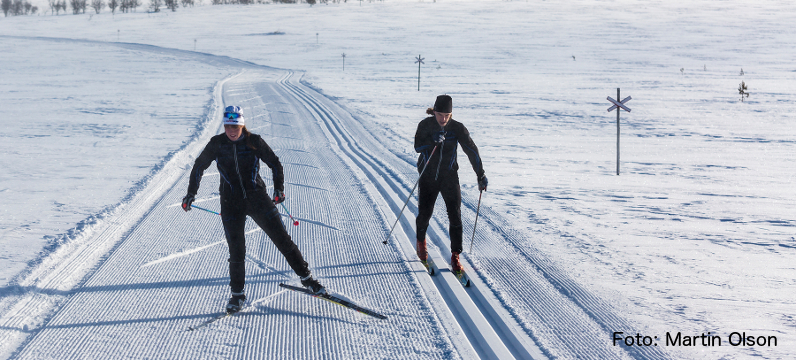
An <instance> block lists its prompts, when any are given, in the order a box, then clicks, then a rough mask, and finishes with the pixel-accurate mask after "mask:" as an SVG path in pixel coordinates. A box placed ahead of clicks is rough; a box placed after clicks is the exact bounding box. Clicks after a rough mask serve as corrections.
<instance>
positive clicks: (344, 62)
mask: <svg viewBox="0 0 796 360" xmlns="http://www.w3.org/2000/svg"><path fill="white" fill-rule="evenodd" d="M343 71H345V53H343Z"/></svg>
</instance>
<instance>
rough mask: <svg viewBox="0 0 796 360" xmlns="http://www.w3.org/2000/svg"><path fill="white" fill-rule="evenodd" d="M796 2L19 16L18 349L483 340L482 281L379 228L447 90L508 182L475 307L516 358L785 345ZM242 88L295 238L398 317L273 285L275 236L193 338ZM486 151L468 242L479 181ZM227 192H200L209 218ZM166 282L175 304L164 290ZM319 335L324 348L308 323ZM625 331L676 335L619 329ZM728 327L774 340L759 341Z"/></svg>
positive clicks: (3, 270) (354, 292)
mask: <svg viewBox="0 0 796 360" xmlns="http://www.w3.org/2000/svg"><path fill="white" fill-rule="evenodd" d="M795 10H796V6H795V5H793V4H791V3H787V2H777V1H771V2H756V3H754V4H750V3H745V2H735V1H733V2H721V3H714V2H690V1H689V2H661V3H650V2H634V1H617V2H590V1H574V2H567V3H566V4H561V3H556V2H545V1H541V2H536V1H535V2H497V1H494V2H475V1H460V2H459V1H457V2H447V1H443V2H436V3H432V2H410V1H399V2H396V1H387V2H376V3H367V2H363V3H361V4H360V3H356V2H354V3H345V4H333V5H316V6H313V7H309V6H307V5H258V6H248V7H247V6H201V7H196V8H193V9H179V11H178V12H176V13H166V12H164V13H159V14H148V13H144V12H139V13H131V14H117V15H115V16H111V15H110V14H109V13H102V14H100V15H94V16H89V15H88V14H86V15H79V16H73V15H62V16H38V17H9V18H3V19H0V49H2V51H0V59H2V62H0V63H2V64H3V65H2V67H0V75H1V77H2V79H3V81H2V83H0V87H2V91H0V102H2V104H3V105H2V106H1V107H0V122H1V123H2V125H3V126H2V128H0V136H2V145H0V146H1V147H0V149H1V151H2V155H3V156H2V157H0V162H1V163H2V169H3V170H4V171H3V172H2V174H0V203H2V205H3V206H2V214H3V215H2V218H1V219H0V234H1V235H0V236H2V241H0V257H1V258H0V264H1V265H2V266H0V285H1V286H3V287H2V288H0V324H2V325H0V336H2V338H3V339H4V341H3V344H4V345H3V347H2V348H0V356H2V357H7V358H15V359H16V358H81V357H82V358H98V357H108V358H115V357H123V356H127V354H125V353H124V352H125V351H127V352H130V355H129V356H132V357H136V358H147V357H160V358H201V357H206V358H216V357H225V356H227V355H229V354H234V355H235V356H236V357H238V358H254V357H257V356H265V355H263V354H270V355H272V356H277V357H279V356H282V357H299V358H316V357H322V356H327V357H329V358H373V357H384V358H398V357H420V358H471V357H475V356H481V357H486V356H485V355H484V354H486V353H488V352H489V351H491V350H490V349H487V348H485V347H483V346H480V345H479V344H478V343H477V341H474V340H473V339H474V337H473V336H474V335H473V334H472V333H471V332H472V331H470V330H468V329H467V327H466V326H465V327H464V328H459V327H457V326H459V325H457V324H460V323H463V321H464V320H462V319H463V318H462V316H463V315H462V314H461V313H458V312H457V311H456V309H453V308H455V306H451V308H452V310H451V309H447V308H446V306H445V304H448V306H450V304H452V302H451V301H452V300H451V299H450V297H451V296H453V297H456V296H458V295H461V294H458V293H457V292H456V291H457V290H456V288H455V287H448V285H445V284H443V283H441V282H440V280H439V279H440V278H441V277H436V279H435V280H430V278H428V277H427V276H426V275H425V274H423V273H422V271H418V268H417V265H418V264H417V263H416V262H413V261H412V260H411V259H412V258H411V253H412V249H411V242H410V241H409V240H408V239H409V238H413V233H412V229H411V226H408V225H404V226H403V228H402V229H401V230H402V234H403V235H400V236H399V237H398V238H396V240H397V241H396V242H395V243H394V244H393V245H392V246H391V247H384V246H383V245H381V244H380V241H379V240H381V238H382V237H383V236H386V233H387V232H388V231H389V227H390V226H391V225H392V221H394V220H395V215H396V213H397V212H398V210H397V209H394V207H395V205H394V204H395V203H396V202H397V203H398V206H399V207H400V205H401V204H402V200H403V199H405V196H406V195H405V194H406V193H408V192H409V190H410V189H411V186H412V184H413V182H414V180H415V178H414V177H413V176H416V175H415V173H414V170H413V166H412V164H413V163H414V160H415V153H414V151H413V149H412V142H411V141H412V137H413V135H414V131H415V126H416V123H417V122H418V121H419V120H420V119H422V118H423V117H424V110H425V108H426V107H428V106H430V105H431V104H432V103H433V99H434V96H435V95H437V94H440V93H448V94H451V95H452V96H453V98H454V109H455V110H454V118H456V119H458V120H459V121H462V122H464V123H465V124H466V125H467V126H468V128H469V129H470V131H471V132H472V133H473V137H474V139H475V141H476V143H477V144H478V145H479V148H480V150H481V154H482V156H483V157H484V161H485V163H486V171H487V175H488V176H489V178H490V187H489V191H488V192H486V193H485V194H484V196H483V203H482V208H481V211H482V213H481V215H482V218H480V219H479V223H478V226H479V231H478V233H477V234H476V237H475V245H474V247H473V253H468V254H466V256H465V258H466V260H467V262H468V264H470V265H471V266H472V267H473V268H474V269H476V270H477V271H476V273H477V275H478V276H477V280H478V281H479V284H478V285H477V286H476V287H475V289H476V290H477V291H476V290H468V293H467V294H465V295H464V296H469V297H472V298H473V299H474V300H473V301H475V302H476V307H478V308H479V309H481V310H482V312H484V314H486V315H485V316H486V318H487V320H488V321H493V324H492V327H494V328H500V325H499V324H495V323H494V322H495V321H497V322H503V323H504V324H506V325H505V326H506V329H507V331H509V332H513V333H514V335H513V336H514V338H515V339H519V340H517V341H516V342H515V343H513V344H514V345H512V342H511V341H510V340H507V339H508V338H510V337H511V336H506V335H505V334H503V335H500V334H499V333H500V331H498V336H499V337H500V338H501V339H502V340H503V341H504V342H506V344H507V346H508V347H511V346H517V347H519V348H522V349H524V350H527V351H526V352H525V353H527V354H530V355H536V356H538V355H541V356H546V357H550V358H667V357H673V358H694V359H696V358H700V359H701V358H749V357H760V358H766V359H776V358H787V357H789V356H790V354H792V353H794V352H795V351H796V345H794V342H795V341H796V336H794V335H795V334H794V331H796V317H794V314H796V305H795V304H794V300H793V299H794V294H796V291H794V290H793V288H794V285H796V284H795V282H796V281H795V280H794V278H796V276H795V275H796V271H794V265H793V261H792V259H793V258H794V255H796V254H795V253H796V237H795V236H796V204H795V201H794V200H796V191H794V172H796V170H795V169H796V164H794V162H796V161H794V155H796V127H794V126H793V125H792V116H790V114H791V113H793V111H794V104H793V94H794V93H796V82H794V77H796V68H795V67H794V65H793V63H792V59H793V58H794V55H796V50H794V49H793V46H792V40H791V39H792V38H793V37H794V33H793V32H794V31H793V27H792V26H791V25H790V24H792V23H793V22H794V20H796V11H795ZM342 54H345V58H344V59H343V56H342ZM418 55H420V56H422V57H423V58H425V60H424V62H425V63H424V64H422V65H421V69H420V71H421V79H420V91H418V89H417V64H415V63H414V61H415V57H417V56H418ZM343 60H345V71H343ZM258 65H264V66H267V67H272V68H267V67H263V66H258ZM281 69H285V70H281ZM742 69H743V75H741V71H742ZM241 71H244V73H243V74H241V75H238V74H239V73H240V72H241ZM299 79H300V80H301V81H302V83H299ZM741 81H744V82H745V83H746V84H748V86H749V92H750V93H751V95H750V97H748V98H747V99H745V100H744V102H741V101H739V100H740V96H739V95H738V91H737V87H738V84H739V83H740V82H741ZM618 87H619V88H621V91H622V97H623V98H624V97H625V96H628V95H629V96H632V97H633V100H631V101H630V102H629V103H628V104H627V105H628V106H629V107H630V108H631V109H632V112H631V113H622V115H621V116H622V124H621V125H622V139H621V140H622V142H621V146H622V149H621V151H622V153H621V156H622V157H621V159H622V161H621V172H622V174H621V175H620V176H616V174H615V171H616V163H615V161H616V125H615V119H616V115H615V113H613V112H612V113H607V112H606V111H605V110H606V109H607V108H608V107H609V105H610V104H609V103H608V102H607V101H606V100H605V97H606V96H611V97H615V96H616V88H618ZM316 91H317V92H319V93H321V94H323V95H325V96H326V97H324V96H321V95H320V94H319V93H316ZM214 94H215V95H214ZM214 96H215V97H216V98H215V99H214ZM255 98H257V99H262V100H257V99H255ZM222 99H223V100H222ZM258 101H261V103H258ZM222 103H240V104H242V105H243V106H244V107H245V109H247V111H249V113H251V114H257V116H256V117H253V119H254V121H262V123H255V124H256V125H255V126H254V127H255V128H256V129H255V130H254V131H255V132H258V133H261V134H263V135H264V136H265V137H266V140H267V141H269V143H271V144H272V146H273V147H275V148H276V150H277V154H278V155H279V156H280V157H281V158H282V161H283V162H285V163H288V164H289V165H287V166H286V169H287V170H288V172H287V175H288V176H289V178H288V180H287V181H288V183H289V188H288V189H289V190H290V191H289V193H288V196H290V197H291V198H290V200H289V203H288V205H289V206H290V207H291V212H293V213H294V215H296V216H298V217H300V218H301V219H303V220H304V225H302V226H299V227H297V228H291V231H294V232H296V233H295V236H296V238H297V239H298V241H299V246H301V248H302V250H303V251H305V253H306V254H307V256H308V258H309V259H311V265H313V266H314V268H315V269H316V272H318V273H320V274H321V276H322V279H325V280H326V282H327V283H328V285H329V286H330V287H331V288H333V289H335V290H337V291H340V292H342V293H344V294H345V295H347V296H349V297H350V298H352V299H353V300H355V301H357V302H360V303H362V304H364V305H366V306H369V307H372V308H376V309H378V310H380V311H383V312H386V313H387V314H388V316H390V317H391V320H389V322H388V323H387V325H385V324H384V323H377V322H374V321H372V320H370V319H363V318H361V317H359V315H355V314H350V313H348V312H345V311H344V309H342V310H341V309H330V308H327V307H326V304H317V303H316V302H317V300H314V299H301V298H297V297H293V296H292V295H293V294H284V293H281V292H279V290H278V288H276V286H275V284H276V283H277V282H279V281H290V280H291V279H292V278H290V276H292V274H290V273H288V272H285V269H286V266H285V265H284V264H282V263H281V262H280V261H281V259H279V258H278V257H273V255H274V252H273V249H272V248H269V246H270V245H269V243H268V242H267V240H265V237H264V236H263V235H262V234H261V233H257V232H256V231H255V232H252V233H251V234H250V235H249V236H251V238H250V251H249V253H250V255H251V258H250V259H249V260H250V261H251V264H250V266H249V268H250V269H251V271H253V273H251V274H250V280H252V279H256V280H254V281H252V282H251V283H250V288H249V292H250V294H255V296H253V298H256V299H260V300H262V302H261V303H258V304H257V306H256V307H254V309H253V311H252V313H250V314H247V316H241V317H240V319H237V318H236V319H234V320H232V321H228V322H225V323H223V324H219V325H218V326H213V327H210V328H208V329H205V330H203V331H202V332H201V333H199V334H198V335H197V334H193V333H192V334H190V335H186V334H184V333H182V332H181V331H177V330H182V329H184V328H186V327H187V326H189V325H191V324H195V323H197V322H201V321H202V319H206V318H208V317H210V316H212V314H214V313H215V312H217V311H220V305H221V304H222V303H223V300H224V297H226V285H225V280H224V276H225V270H224V267H225V265H226V263H225V262H224V261H223V260H224V259H225V257H224V252H225V248H224V247H223V245H213V244H218V242H219V241H220V240H221V239H222V236H221V233H220V227H219V226H218V224H217V223H214V222H213V221H212V220H211V219H212V218H211V215H209V214H204V215H202V214H197V212H191V213H189V214H183V213H182V212H181V211H177V209H176V208H175V207H174V205H175V204H176V202H178V201H179V198H180V197H181V196H182V195H183V193H184V189H185V184H184V181H185V179H184V171H185V168H186V166H189V165H190V164H191V163H192V162H191V160H190V156H191V154H192V152H195V151H197V148H199V149H200V148H201V146H203V145H204V144H203V143H202V142H203V139H206V136H207V135H208V134H210V133H216V132H217V131H218V128H217V118H215V117H214V116H215V115H216V111H217V109H218V106H220V105H221V104H222ZM214 121H215V122H214ZM341 129H342V130H341ZM338 131H339V133H338ZM335 139H337V140H335ZM204 141H206V140H204ZM468 169H469V166H467V165H465V166H463V171H461V172H460V175H461V178H462V183H463V193H464V194H463V195H464V208H463V210H464V214H463V217H464V220H465V234H467V233H468V231H472V222H473V218H474V213H475V205H476V203H477V198H478V192H477V189H476V188H475V177H474V176H473V175H472V173H471V172H469V171H468ZM291 174H292V175H291ZM263 175H264V177H265V178H266V179H268V178H269V177H270V174H268V173H267V171H264V174H263ZM290 176H293V178H290ZM378 179H383V180H378ZM212 181H213V180H212V179H211V177H210V176H208V179H207V180H206V181H205V183H204V184H203V187H202V188H203V190H204V191H206V192H207V193H206V194H205V196H206V199H207V200H208V201H207V202H205V203H204V204H207V205H208V207H211V208H213V207H212V206H213V205H214V204H215V203H214V202H213V191H214V189H215V187H214V186H213V185H212ZM380 181H381V182H380ZM291 194H294V195H291ZM338 197H343V198H345V199H348V200H350V201H342V200H340V199H338ZM401 197H402V198H401ZM216 205H217V204H216ZM409 210H413V209H412V207H411V206H410V209H409ZM436 214H437V215H441V214H444V211H443V209H442V208H438V209H437V212H436ZM407 215H409V216H410V217H411V214H407ZM198 219H201V220H198ZM436 220H437V221H436V223H435V225H434V227H433V229H435V230H434V232H433V233H432V241H434V243H435V244H436V247H437V248H438V251H439V253H440V254H441V255H439V256H441V257H440V259H442V258H444V257H445V255H446V249H445V247H446V240H445V239H446V235H445V233H444V230H443V229H445V228H446V223H445V219H444V216H437V217H436ZM408 223H409V224H410V223H411V221H408ZM310 239H315V240H313V241H310ZM210 245H213V246H210ZM196 249H201V250H199V251H195V250H196ZM465 249H467V246H465ZM161 259H165V260H162V261H161ZM153 262H155V263H153ZM439 262H443V261H442V260H440V261H439ZM443 265H444V264H443ZM159 266H160V268H158V267H159ZM292 280H295V279H292ZM454 285H455V284H454ZM388 288H395V289H397V290H396V291H395V293H394V294H389V295H387V294H383V291H382V290H386V289H388ZM479 294H486V295H479ZM479 296H485V297H487V298H488V299H487V300H488V301H486V304H487V305H488V306H487V307H489V306H493V307H495V308H498V309H499V311H501V313H500V314H494V315H490V314H489V311H486V310H485V307H484V305H483V304H482V303H478V300H477V299H478V297H479ZM172 299H173V300H172ZM158 300H162V301H166V302H168V305H166V306H161V307H156V308H155V309H152V308H150V306H151V303H152V302H155V301H158ZM108 301H113V303H108ZM172 301H173V302H172ZM31 304H33V305H32V306H31ZM21 308H22V309H24V310H20V309H21ZM85 309H90V310H91V311H92V313H91V316H87V314H85V313H84V311H85ZM464 323H466V321H465V322H464ZM87 329H90V331H86V330H87ZM304 331H306V332H308V333H307V334H306V335H302V337H301V338H302V339H309V340H308V341H304V342H302V341H298V340H295V339H294V338H291V337H290V336H287V335H285V334H284V333H286V332H287V333H291V334H292V333H293V332H295V333H301V332H304ZM615 331H622V332H624V333H625V335H635V334H636V333H640V334H641V335H648V336H651V337H652V336H657V337H658V339H657V341H658V342H659V346H658V347H650V348H645V347H633V348H628V347H624V346H613V343H612V333H613V332H615ZM667 332H668V333H670V334H672V336H674V335H676V334H677V332H681V333H682V335H689V336H690V335H701V334H702V333H705V334H707V333H708V332H710V333H711V335H718V336H720V338H721V339H722V344H721V345H722V346H721V347H718V346H713V347H711V346H702V345H701V340H699V341H698V342H699V344H698V345H699V346H694V347H687V346H671V345H670V346H666V344H665V336H666V333H667ZM733 332H738V333H743V332H745V333H746V334H747V336H748V335H753V336H755V337H756V336H765V337H769V336H776V338H777V341H778V344H777V346H775V347H774V346H771V347H766V346H738V347H735V346H732V345H731V344H730V343H729V336H730V334H731V333H733ZM87 333H88V334H90V335H89V336H87V335H86V334H87ZM340 334H351V336H343V337H341V336H340ZM518 334H519V335H518ZM78 339H81V341H80V342H78V341H77V340H78ZM155 339H157V341H155ZM108 341H110V343H111V346H102V345H101V344H103V343H104V342H108ZM63 344H70V345H69V346H65V345H63ZM73 344H76V345H73ZM200 344H201V345H200ZM119 350H124V351H119ZM509 351H510V352H512V354H513V355H514V356H518V354H523V350H517V349H509Z"/></svg>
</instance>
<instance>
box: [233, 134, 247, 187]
mask: <svg viewBox="0 0 796 360" xmlns="http://www.w3.org/2000/svg"><path fill="white" fill-rule="evenodd" d="M232 155H233V157H234V158H235V172H236V173H238V181H240V190H241V191H243V198H244V199H245V198H246V188H244V187H243V178H241V177H240V169H239V168H238V145H235V143H232Z"/></svg>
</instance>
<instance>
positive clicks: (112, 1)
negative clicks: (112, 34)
mask: <svg viewBox="0 0 796 360" xmlns="http://www.w3.org/2000/svg"><path fill="white" fill-rule="evenodd" d="M117 7H119V0H108V9H110V11H111V14H116V8H117Z"/></svg>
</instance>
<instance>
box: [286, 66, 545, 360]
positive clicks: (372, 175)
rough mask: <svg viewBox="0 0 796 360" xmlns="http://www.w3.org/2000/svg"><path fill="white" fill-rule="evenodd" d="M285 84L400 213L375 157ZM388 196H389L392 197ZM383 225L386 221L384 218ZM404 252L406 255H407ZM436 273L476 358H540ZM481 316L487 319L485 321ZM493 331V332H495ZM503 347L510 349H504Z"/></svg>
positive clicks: (395, 189)
mask: <svg viewBox="0 0 796 360" xmlns="http://www.w3.org/2000/svg"><path fill="white" fill-rule="evenodd" d="M289 80H290V79H285V80H284V81H281V82H280V83H281V84H282V85H283V86H285V87H287V88H289V89H290V90H291V91H292V92H293V94H294V95H295V96H296V97H297V98H299V99H300V100H302V101H304V103H305V106H307V107H311V108H313V110H314V111H315V114H316V115H315V116H316V118H318V119H319V120H322V121H324V122H325V123H326V126H327V129H328V130H329V134H330V136H331V137H332V138H330V141H335V142H337V144H338V146H339V148H340V149H341V150H342V151H343V152H345V154H346V155H347V156H349V157H350V158H351V160H352V161H354V163H355V164H356V166H358V167H359V168H360V170H362V171H363V172H365V173H366V176H367V177H368V178H369V179H370V181H371V182H372V183H374V184H376V187H378V190H377V192H378V193H377V194H374V195H375V196H378V197H381V200H382V201H386V202H388V203H389V207H390V208H392V210H391V211H390V210H387V211H389V212H394V213H396V215H397V213H398V212H399V210H398V209H400V207H401V205H402V201H400V200H397V199H399V198H400V195H399V194H400V193H402V192H403V191H404V190H403V189H400V187H399V186H398V184H396V183H395V181H393V179H391V177H390V176H389V175H387V174H385V172H384V171H382V170H381V169H383V168H384V167H385V165H384V164H383V163H382V162H381V161H379V160H378V157H377V156H374V155H370V154H369V153H368V151H365V150H364V149H362V147H361V146H360V145H359V142H357V141H355V140H354V139H355V137H354V136H353V135H351V133H350V132H349V128H348V127H347V126H346V125H345V124H343V121H342V120H341V118H340V117H339V116H335V113H334V112H333V111H331V110H329V109H328V108H327V107H325V106H324V105H323V104H321V103H320V101H319V100H318V98H316V97H314V96H313V95H311V94H310V93H309V92H308V91H307V90H304V89H303V88H302V87H300V85H297V84H295V83H293V82H291V81H289ZM339 113H344V111H343V110H340V111H339ZM357 125H359V124H356V123H355V124H354V127H356V126H357ZM358 135H359V136H358V137H356V139H358V140H360V141H362V140H364V139H363V137H365V136H369V134H367V135H366V134H363V133H361V132H360V134H358ZM371 150H372V149H371ZM366 154H367V155H366ZM388 156H389V155H388ZM377 163H378V164H377ZM378 179H381V180H386V181H387V183H388V184H387V186H389V188H385V186H384V185H381V184H378V183H379V181H378ZM389 192H392V194H390V193H389ZM385 221H390V220H389V219H386V218H385ZM402 225H403V227H404V228H405V229H404V230H405V233H411V234H414V231H413V230H412V229H411V225H408V224H406V222H405V221H404V224H402ZM407 225H408V226H407ZM404 241H407V240H404ZM405 245H407V246H404V247H403V250H404V252H407V254H406V256H407V257H408V258H410V259H413V260H416V257H415V255H414V251H413V247H411V245H410V244H405ZM407 249H408V250H410V251H407ZM434 254H436V253H435V252H433V251H432V255H434ZM413 262H417V261H413ZM436 263H441V264H447V262H446V261H444V260H442V259H440V258H439V257H438V256H437V260H436ZM421 266H422V265H421ZM437 273H438V274H439V275H437V276H435V277H434V280H435V281H434V282H435V286H436V289H434V290H435V291H439V292H440V293H441V295H442V297H443V298H444V299H445V301H446V303H447V304H448V307H449V308H450V311H452V313H453V314H454V315H455V316H456V319H457V321H458V322H459V323H460V325H461V327H462V328H464V329H465V332H466V333H467V335H468V338H469V339H470V341H471V344H472V345H473V346H474V348H475V349H476V351H477V352H478V354H479V356H481V357H482V358H504V359H505V358H510V357H516V358H534V357H535V358H541V357H543V355H542V354H541V352H540V351H539V350H538V349H537V348H536V347H535V345H534V344H533V341H532V340H531V339H530V338H528V337H527V336H525V335H523V334H518V333H517V331H513V330H515V329H516V328H517V325H516V323H513V322H512V321H511V319H504V318H501V317H500V316H498V315H497V314H495V313H488V314H483V313H482V312H481V311H479V310H478V309H477V308H476V306H475V305H474V304H473V303H472V301H471V300H470V299H469V298H467V295H466V293H464V291H463V290H462V288H461V285H460V284H459V282H458V281H457V280H456V279H455V277H454V276H453V275H452V274H451V273H450V272H449V271H447V269H445V271H437ZM479 298H481V299H483V298H484V296H483V295H481V296H479ZM487 306H488V305H487ZM485 315H486V317H487V318H485ZM495 328H497V332H496V330H495ZM498 333H499V334H498ZM507 346H508V347H509V348H510V349H509V348H507Z"/></svg>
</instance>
